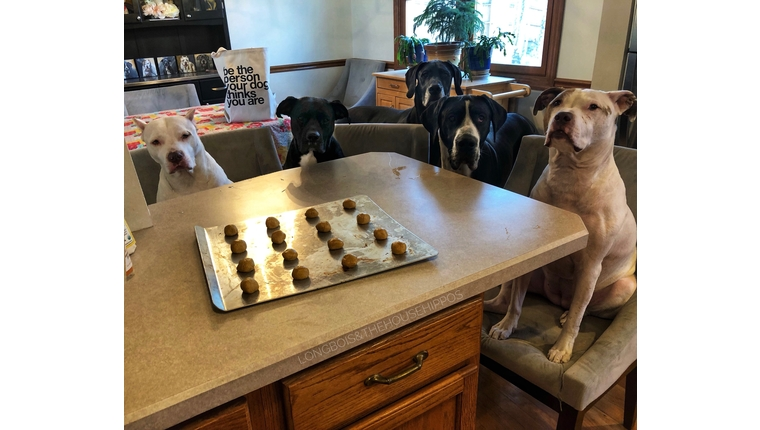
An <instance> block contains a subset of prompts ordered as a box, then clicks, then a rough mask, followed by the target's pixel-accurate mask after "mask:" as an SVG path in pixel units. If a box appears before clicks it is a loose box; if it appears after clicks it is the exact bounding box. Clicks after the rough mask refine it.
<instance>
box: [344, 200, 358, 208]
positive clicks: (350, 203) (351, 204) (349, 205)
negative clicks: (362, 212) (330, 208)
mask: <svg viewBox="0 0 760 430" xmlns="http://www.w3.org/2000/svg"><path fill="white" fill-rule="evenodd" d="M343 209H356V202H355V201H353V200H351V199H346V200H343Z"/></svg>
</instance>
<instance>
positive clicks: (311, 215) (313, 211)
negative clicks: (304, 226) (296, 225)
mask: <svg viewBox="0 0 760 430" xmlns="http://www.w3.org/2000/svg"><path fill="white" fill-rule="evenodd" d="M317 217H319V212H317V210H316V209H314V208H309V209H306V218H310V219H311V218H317Z"/></svg>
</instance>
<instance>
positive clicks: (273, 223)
mask: <svg viewBox="0 0 760 430" xmlns="http://www.w3.org/2000/svg"><path fill="white" fill-rule="evenodd" d="M264 223H265V224H266V225H267V228H277V227H279V226H280V221H279V220H278V219H277V218H275V217H273V216H270V217H269V218H267V220H266V221H265V222H264Z"/></svg>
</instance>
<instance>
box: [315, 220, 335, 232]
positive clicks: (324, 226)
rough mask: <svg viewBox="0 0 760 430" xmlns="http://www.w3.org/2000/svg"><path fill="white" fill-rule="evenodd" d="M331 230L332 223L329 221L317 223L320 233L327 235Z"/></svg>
mask: <svg viewBox="0 0 760 430" xmlns="http://www.w3.org/2000/svg"><path fill="white" fill-rule="evenodd" d="M330 230H332V227H330V223H329V222H327V221H322V222H319V223H317V231H318V232H320V233H327V232H329V231H330Z"/></svg>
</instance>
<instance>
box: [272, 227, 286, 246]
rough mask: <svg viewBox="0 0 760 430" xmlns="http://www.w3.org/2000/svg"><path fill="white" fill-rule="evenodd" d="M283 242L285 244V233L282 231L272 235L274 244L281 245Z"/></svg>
mask: <svg viewBox="0 0 760 430" xmlns="http://www.w3.org/2000/svg"><path fill="white" fill-rule="evenodd" d="M282 242H285V233H283V231H282V230H277V231H276V232H274V233H272V243H274V244H275V245H279V244H281V243H282Z"/></svg>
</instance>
